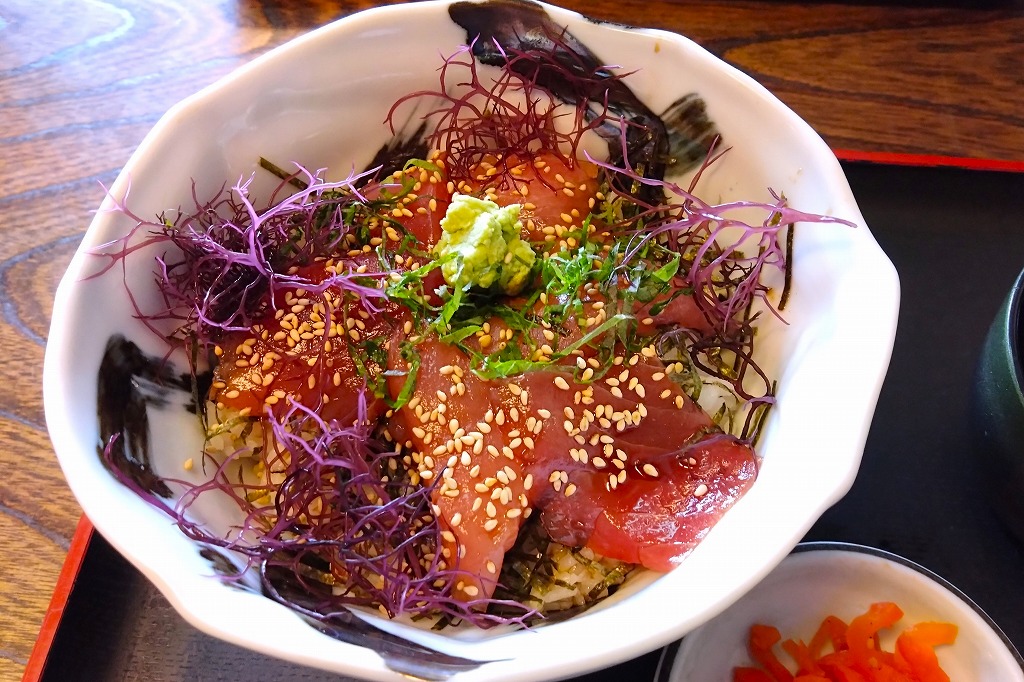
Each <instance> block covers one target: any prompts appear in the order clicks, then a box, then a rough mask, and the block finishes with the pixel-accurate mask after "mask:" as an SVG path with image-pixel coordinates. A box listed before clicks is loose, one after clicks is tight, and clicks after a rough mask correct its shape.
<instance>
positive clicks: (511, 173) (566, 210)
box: [458, 152, 598, 246]
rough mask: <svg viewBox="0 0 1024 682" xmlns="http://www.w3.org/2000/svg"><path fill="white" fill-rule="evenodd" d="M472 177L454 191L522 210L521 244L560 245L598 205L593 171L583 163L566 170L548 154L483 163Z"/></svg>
mask: <svg viewBox="0 0 1024 682" xmlns="http://www.w3.org/2000/svg"><path fill="white" fill-rule="evenodd" d="M470 175H471V177H470V178H468V179H466V180H465V181H463V182H461V183H458V190H459V191H460V192H464V193H470V194H475V195H479V196H484V197H486V198H488V199H490V200H491V201H493V202H494V203H496V204H498V205H499V206H508V205H510V204H519V205H520V206H522V209H521V211H520V214H519V217H520V220H521V221H522V223H523V239H526V240H528V241H533V242H551V243H552V244H553V245H558V244H559V240H560V239H561V238H562V237H563V236H564V235H565V234H566V233H567V232H572V231H579V229H580V228H581V226H582V225H583V221H584V220H585V219H586V217H587V215H589V213H590V211H591V209H592V208H593V207H594V205H595V203H596V201H597V182H598V181H597V166H595V165H594V164H592V163H590V162H589V161H584V160H579V161H576V162H575V163H574V164H573V165H572V166H570V165H569V164H568V163H567V162H566V161H565V160H564V159H563V158H561V157H560V156H558V155H556V154H554V153H552V152H541V153H539V154H537V155H535V156H534V157H533V158H531V159H530V160H528V161H521V160H520V159H519V158H515V157H514V158H510V159H508V160H507V161H506V162H505V163H501V162H496V161H495V160H494V159H491V160H486V161H484V162H482V163H481V164H479V165H477V166H475V167H474V168H473V170H472V171H471V173H470ZM575 245H576V243H575V242H572V243H571V244H569V246H575ZM563 246H564V245H563Z"/></svg>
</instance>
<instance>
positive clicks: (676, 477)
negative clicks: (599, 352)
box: [519, 359, 756, 571]
mask: <svg viewBox="0 0 1024 682" xmlns="http://www.w3.org/2000/svg"><path fill="white" fill-rule="evenodd" d="M519 381H520V384H521V386H522V388H523V389H524V390H528V391H529V393H530V396H531V401H532V402H533V403H534V405H536V406H541V405H543V406H544V407H546V409H547V410H548V411H549V412H551V413H552V418H551V419H549V420H546V421H545V422H544V426H543V428H542V430H541V431H540V433H539V434H537V436H536V439H535V448H534V449H533V450H532V451H531V452H530V453H528V457H529V462H528V464H527V465H526V471H527V473H528V474H532V476H533V477H534V479H535V480H536V481H537V486H536V487H535V490H534V492H533V494H532V500H531V504H533V505H534V506H535V507H537V508H538V509H540V510H542V511H541V513H542V516H541V521H542V524H543V526H544V528H545V530H546V531H547V532H548V534H549V535H550V536H551V537H552V539H554V540H556V541H558V542H561V543H562V544H566V545H569V546H580V545H586V546H588V547H590V548H591V549H593V550H594V551H595V552H597V553H598V554H601V555H603V556H607V557H610V558H615V559H620V560H623V561H628V562H630V563H640V564H643V565H644V566H647V567H648V568H652V569H655V570H659V571H665V570H668V569H670V568H672V567H673V566H674V562H677V561H678V560H679V559H681V558H682V557H683V556H684V555H685V554H686V553H687V552H688V551H689V550H690V549H692V548H693V546H695V545H696V543H697V542H698V541H699V540H700V538H702V537H703V536H704V534H705V533H706V532H707V531H708V530H709V529H710V528H711V526H712V525H714V523H715V522H716V521H717V520H718V518H719V517H720V516H721V515H722V514H723V513H724V512H725V510H726V509H727V508H728V507H729V506H730V505H731V504H732V503H733V502H734V501H735V500H736V499H738V498H739V497H740V496H742V494H743V493H744V492H745V491H746V489H747V488H748V487H749V485H750V484H751V483H753V479H754V475H755V473H756V463H755V459H754V455H753V451H752V450H751V449H750V448H749V447H748V446H746V445H743V444H740V443H738V442H736V441H735V440H734V439H732V438H730V437H727V436H724V435H721V434H718V429H717V428H716V427H715V426H714V425H713V423H712V422H711V419H710V418H709V417H708V416H707V415H706V414H705V413H704V412H703V411H702V410H701V408H700V407H699V406H698V405H696V404H695V403H694V402H693V401H692V400H690V399H689V398H688V397H687V396H686V395H685V394H684V393H683V392H682V391H681V390H680V389H679V387H678V385H676V384H675V383H674V382H673V381H672V380H671V378H669V377H668V376H667V375H666V371H665V368H664V367H662V366H661V363H659V362H657V361H656V360H653V359H649V360H647V361H645V362H638V363H637V364H636V365H633V366H628V365H626V366H620V367H617V368H615V369H613V370H612V371H611V372H609V373H608V374H607V376H606V377H605V378H603V379H601V380H598V381H596V382H594V383H591V384H584V383H579V382H577V381H576V380H575V379H574V378H573V376H572V375H569V374H565V373H560V374H555V373H549V372H535V373H531V374H528V375H525V376H523V377H520V378H519ZM694 443H696V444H694ZM702 486H703V487H702ZM615 530H618V531H619V532H613V531H615Z"/></svg>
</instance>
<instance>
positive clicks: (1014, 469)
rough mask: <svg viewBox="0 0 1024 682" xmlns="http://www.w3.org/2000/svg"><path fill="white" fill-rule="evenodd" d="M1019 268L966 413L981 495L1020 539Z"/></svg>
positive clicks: (1023, 371)
mask: <svg viewBox="0 0 1024 682" xmlns="http://www.w3.org/2000/svg"><path fill="white" fill-rule="evenodd" d="M1022 315H1024V272H1021V274H1020V275H1018V276H1017V280H1016V281H1015V282H1014V283H1013V287H1012V288H1011V289H1010V292H1009V294H1008V295H1007V297H1006V300H1005V301H1003V305H1002V307H1001V308H1000V309H999V313H997V314H996V317H995V320H993V322H992V326H991V327H990V328H989V331H988V335H987V336H986V338H985V345H984V346H983V347H982V350H981V356H980V358H979V359H978V366H977V371H976V374H975V380H974V390H973V396H972V409H971V416H972V419H973V422H974V427H975V434H976V435H977V436H978V437H979V443H978V446H979V454H980V457H981V459H982V466H983V468H984V470H985V474H986V476H987V478H988V484H989V486H991V490H990V494H989V495H987V496H986V497H988V498H989V499H990V500H991V501H992V504H993V505H994V507H995V509H996V511H997V513H998V514H999V516H1000V517H1001V518H1002V520H1003V521H1004V523H1005V524H1006V525H1007V527H1008V528H1009V529H1010V531H1011V532H1012V533H1013V534H1014V535H1016V536H1017V538H1018V539H1020V540H1021V542H1024V366H1022V364H1024V356H1022V352H1024V339H1022V338H1021V336H1022V334H1024V319H1022Z"/></svg>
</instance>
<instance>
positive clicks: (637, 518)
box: [587, 435, 757, 571]
mask: <svg viewBox="0 0 1024 682" xmlns="http://www.w3.org/2000/svg"><path fill="white" fill-rule="evenodd" d="M646 463H647V464H650V465H651V466H653V467H655V468H656V469H657V470H658V471H659V472H661V473H660V475H659V476H658V477H657V478H652V477H650V476H644V475H643V473H644V471H643V467H642V466H641V467H640V468H639V469H636V468H634V471H633V472H631V476H630V477H627V483H626V485H625V486H621V485H620V486H619V488H618V489H617V490H616V491H615V493H616V494H614V495H613V494H608V493H607V491H605V492H604V493H602V491H600V490H597V491H596V492H597V495H596V498H597V499H596V501H597V504H599V505H601V506H602V507H603V509H602V512H601V514H600V515H598V517H597V519H596V522H595V524H594V531H593V533H592V534H591V536H590V539H589V540H588V542H587V546H588V547H590V548H591V549H592V550H594V551H595V552H597V553H598V554H601V555H603V556H606V557H611V558H614V559H620V560H622V561H628V562H630V563H638V564H643V565H644V566H647V567H648V568H652V569H654V570H657V571H668V570H671V569H672V568H674V567H675V566H676V565H677V564H678V563H679V562H680V561H681V560H682V558H683V557H684V556H686V554H688V553H689V552H690V550H692V549H693V548H694V547H696V546H697V543H698V542H700V541H701V540H702V539H703V538H704V536H705V535H706V534H707V533H708V531H709V530H710V529H711V527H712V526H714V525H715V523H716V522H717V521H718V519H720V518H721V517H722V515H723V514H724V513H725V512H726V510H728V509H729V507H731V506H732V505H733V503H734V502H736V500H738V499H739V498H740V497H742V496H743V494H744V493H745V492H746V490H747V489H748V488H749V487H750V485H751V484H752V483H753V482H754V478H755V477H756V475H757V463H756V460H755V458H754V453H753V452H752V451H751V449H750V448H749V447H748V446H746V445H745V444H743V443H740V442H738V441H736V440H735V439H733V438H731V437H729V436H724V435H723V436H709V437H706V438H704V439H702V440H700V441H698V442H697V443H695V444H693V445H690V446H688V447H686V448H683V449H682V450H678V451H675V452H668V453H665V454H664V455H663V456H660V457H652V458H649V459H647V460H646Z"/></svg>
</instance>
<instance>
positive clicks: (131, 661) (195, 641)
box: [26, 159, 1024, 682]
mask: <svg viewBox="0 0 1024 682" xmlns="http://www.w3.org/2000/svg"><path fill="white" fill-rule="evenodd" d="M904 161H907V159H904ZM910 161H913V160H910ZM844 165H845V169H846V172H847V175H848V177H849V180H850V184H851V185H852V187H853V190H854V194H855V195H856V196H857V200H858V203H859V204H860V206H861V209H862V211H863V213H864V216H865V219H866V220H867V223H868V225H869V226H870V228H871V230H872V232H873V233H874V234H875V236H876V238H877V239H878V241H879V242H880V243H881V245H882V248H883V249H884V250H885V251H886V253H888V254H889V257H890V258H891V259H892V260H893V262H894V263H895V264H896V268H897V270H898V271H899V274H900V279H901V284H902V305H901V314H900V325H899V331H898V333H897V338H896V346H895V350H894V353H893V357H892V364H891V366H890V369H889V374H888V376H887V378H886V381H885V384H884V386H883V389H882V394H881V398H880V401H879V404H878V409H877V412H876V414H875V418H874V421H873V422H872V427H871V432H870V435H869V437H868V442H867V447H866V450H865V454H864V461H863V465H862V467H861V470H860V473H859V475H858V477H857V480H856V483H855V484H854V487H853V489H852V490H851V491H850V493H849V494H848V495H847V496H846V497H845V498H844V499H843V500H842V501H840V502H839V503H838V504H837V505H836V506H835V507H833V508H832V509H830V510H829V511H828V512H827V513H826V514H825V515H824V516H823V517H822V518H821V519H820V520H819V521H818V523H816V524H815V525H814V527H813V528H812V529H811V530H810V532H809V533H808V534H807V537H806V538H805V539H807V540H837V541H846V542H854V543H858V544H863V545H869V546H873V547H878V548H881V549H885V550H889V551H891V552H894V553H896V554H900V555H902V556H904V557H907V558H909V559H911V560H913V561H916V562H918V563H920V564H922V565H924V566H926V567H928V568H930V569H932V570H933V571H935V572H937V573H939V574H940V575H942V576H943V577H945V578H946V579H947V580H949V581H950V582H952V583H953V584H954V585H956V586H958V587H959V588H960V589H961V590H963V591H964V592H966V593H967V595H969V596H970V597H971V598H972V599H973V600H974V601H975V602H977V603H978V605H979V606H980V607H981V608H982V609H984V610H985V611H987V612H988V613H989V615H991V616H992V617H993V618H994V619H995V621H996V622H997V623H998V624H999V625H1000V626H1001V627H1002V629H1003V630H1004V632H1005V633H1006V635H1007V636H1008V637H1009V639H1010V640H1011V641H1012V642H1013V643H1014V644H1015V645H1016V646H1017V648H1018V649H1022V650H1024V545H1022V544H1021V543H1020V542H1018V541H1016V540H1015V539H1014V538H1013V536H1011V535H1010V533H1009V532H1007V531H1006V530H1005V528H1004V527H1003V526H1002V525H1001V523H1000V522H999V521H998V520H997V518H996V516H995V515H994V513H993V510H992V504H993V503H997V502H998V500H993V499H992V496H991V495H989V494H988V491H987V486H986V484H985V479H984V477H983V473H984V470H983V466H982V463H983V462H984V452H983V448H981V447H980V446H979V445H978V443H977V439H976V437H975V434H973V433H972V431H971V428H970V422H969V418H968V414H969V403H970V394H971V383H972V380H973V372H974V365H975V363H976V360H977V357H978V352H979V349H980V348H981V344H982V340H983V338H984V336H985V333H986V331H987V329H988V326H989V324H990V322H991V320H992V318H993V317H994V316H995V313H996V311H997V309H998V308H999V305H1000V303H1001V301H1002V299H1003V297H1004V295H1005V294H1006V292H1007V290H1008V289H1009V287H1010V285H1011V283H1012V282H1013V280H1014V278H1015V277H1016V275H1017V273H1018V272H1019V271H1020V269H1021V268H1022V267H1024V172H1019V171H1024V165H1022V167H1021V168H1020V169H1016V171H1018V172H1015V167H1014V166H1013V165H1012V164H1008V165H1007V168H1008V170H1006V171H991V170H970V169H966V168H958V167H953V166H946V167H924V166H914V165H890V164H879V163H861V162H846V163H845V164H844ZM975 165H978V164H975ZM833 399H834V400H835V409H837V410H841V409H843V387H842V386H841V385H837V386H835V392H834V396H833ZM822 448H823V450H825V449H827V444H826V443H823V444H822ZM1022 449H1024V444H1022ZM1020 492H1021V494H1022V495H1024V490H1022V491H1020ZM84 527H85V528H86V532H88V526H87V525H85V526H84ZM78 540H79V541H78V542H76V543H74V545H73V547H72V552H71V554H70V555H69V559H68V561H69V564H72V567H71V569H69V570H65V572H64V575H63V579H62V585H60V586H58V592H57V594H56V595H55V599H54V606H53V607H51V613H50V614H49V617H48V620H47V623H48V624H47V625H44V629H43V632H42V633H41V636H40V644H39V646H37V647H36V651H35V652H34V653H33V659H32V661H30V663H29V666H28V672H27V674H26V679H32V680H35V679H43V680H47V681H58V680H70V679H75V680H97V681H102V680H146V681H147V682H159V681H162V680H238V679H244V680H247V681H248V682H259V681H262V680H267V681H270V680H274V681H278V680H336V681H337V680H343V679H345V678H339V677H337V676H332V675H329V674H327V673H323V672H320V671H316V670H310V669H307V668H302V667H298V666H295V665H292V664H289V663H285V662H282V661H278V660H275V659H271V658H267V657H265V656H261V655H259V654H257V653H253V652H250V651H248V650H246V649H241V648H238V647H235V646H232V645H230V644H226V643H224V642H221V641H219V640H216V639H213V638H211V637H208V636H206V635H204V634H202V633H200V632H199V631H197V630H195V629H194V628H192V627H191V626H190V625H188V624H187V623H186V622H185V621H184V620H182V618H181V617H180V616H178V615H177V613H176V612H175V611H174V610H173V609H172V608H171V606H170V605H169V604H168V603H167V601H166V600H165V599H164V598H163V597H162V596H161V595H160V594H159V593H158V592H157V591H156V589H155V588H153V587H152V586H151V585H150V584H149V582H148V581H146V580H145V579H144V578H143V577H142V576H141V575H140V574H139V573H138V572H137V571H136V570H135V569H134V568H132V567H131V566H130V565H129V564H128V563H127V562H126V561H125V560H124V559H122V558H121V557H120V556H119V555H118V554H117V553H116V552H115V551H114V550H112V549H111V548H110V546H109V545H108V544H107V543H106V542H105V541H104V540H103V539H102V538H101V537H100V536H99V535H97V534H92V535H91V536H84V537H83V538H78ZM659 658H660V652H658V651H655V652H652V653H650V654H648V655H646V656H643V657H641V658H638V659H636V660H634V661H629V662H627V663H623V664H621V665H618V666H615V667H613V668H610V669H607V670H604V671H601V672H598V673H591V674H589V675H586V676H584V677H581V678H579V679H581V680H587V681H588V682H598V681H599V680H609V681H610V680H650V679H653V678H654V677H655V675H656V670H657V668H658V665H659ZM666 665H667V663H666Z"/></svg>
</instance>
